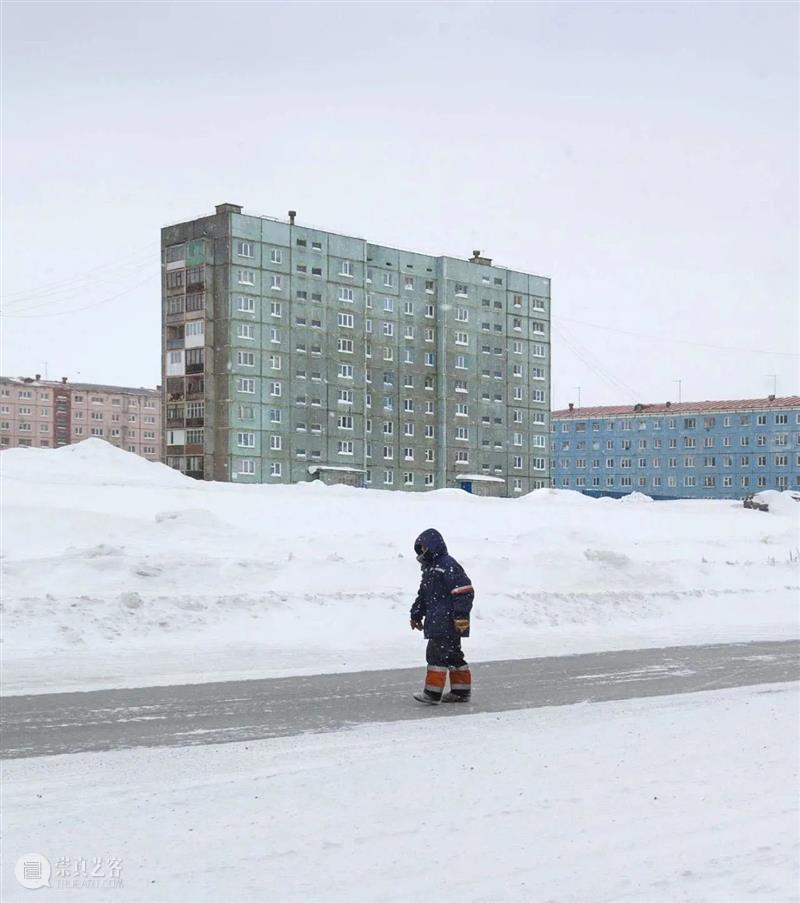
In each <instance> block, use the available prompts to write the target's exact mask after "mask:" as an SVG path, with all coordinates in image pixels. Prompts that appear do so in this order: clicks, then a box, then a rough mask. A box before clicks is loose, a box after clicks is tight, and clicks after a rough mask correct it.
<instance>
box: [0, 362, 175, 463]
mask: <svg viewBox="0 0 800 903" xmlns="http://www.w3.org/2000/svg"><path fill="white" fill-rule="evenodd" d="M92 436H95V437H97V438H99V439H104V440H105V441H106V442H110V443H111V444H112V445H116V446H117V447H118V448H122V449H124V450H125V451H129V452H133V453H134V454H137V455H141V456H142V457H144V458H149V459H150V460H152V461H159V460H161V449H162V442H161V437H162V430H161V391H160V389H143V388H138V389H134V388H128V387H126V386H105V385H96V384H94V383H70V382H69V381H68V380H67V379H66V377H64V378H63V379H61V380H60V381H55V380H46V379H45V380H43V379H41V377H40V376H39V375H38V374H37V375H36V377H33V378H32V377H20V378H11V377H5V376H0V449H5V448H20V447H26V446H27V447H31V448H59V447H60V446H63V445H70V444H71V443H73V442H81V441H82V440H84V439H88V438H90V437H92Z"/></svg>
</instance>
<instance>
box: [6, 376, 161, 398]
mask: <svg viewBox="0 0 800 903" xmlns="http://www.w3.org/2000/svg"><path fill="white" fill-rule="evenodd" d="M0 382H2V383H12V384H14V385H17V386H22V387H25V386H45V387H47V388H49V389H63V388H68V389H80V390H81V391H83V392H107V393H109V394H111V395H114V394H123V395H153V396H158V397H160V396H161V390H160V389H157V388H156V389H153V388H151V387H149V386H138V387H133V386H109V385H106V384H104V383H73V382H70V381H69V380H67V382H64V380H61V379H34V378H33V377H26V376H0Z"/></svg>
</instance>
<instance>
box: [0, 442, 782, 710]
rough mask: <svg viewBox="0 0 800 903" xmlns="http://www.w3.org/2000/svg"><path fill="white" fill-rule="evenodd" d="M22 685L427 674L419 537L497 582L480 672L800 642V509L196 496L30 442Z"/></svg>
mask: <svg viewBox="0 0 800 903" xmlns="http://www.w3.org/2000/svg"><path fill="white" fill-rule="evenodd" d="M0 469H1V470H2V477H3V503H4V516H3V550H4V556H3V561H2V564H3V581H4V616H3V678H4V680H3V692H4V693H18V692H42V691H53V690H57V689H59V688H64V689H78V688H94V687H102V686H105V687H111V686H137V685H146V684H153V683H171V682H184V681H185V682H195V681H205V680H218V679H227V678H231V679H233V678H243V677H266V676H279V675H287V674H292V673H321V672H325V671H329V672H334V671H340V670H356V669H357V670H362V669H367V668H381V667H398V666H404V665H413V664H416V663H417V662H419V661H421V660H422V648H421V644H420V642H419V638H418V637H416V636H412V635H411V633H410V631H409V630H408V625H407V612H408V608H409V606H410V603H411V601H412V600H413V596H414V592H415V589H416V585H417V581H418V575H419V572H418V566H417V563H416V562H415V561H414V557H413V552H412V550H411V543H412V542H413V538H414V537H415V536H416V535H417V533H418V532H419V531H420V530H421V529H423V528H424V527H427V526H429V525H436V526H437V527H439V528H440V529H441V530H442V532H443V533H444V535H445V537H446V539H447V540H448V543H449V544H450V547H451V549H452V550H453V552H454V554H456V556H457V557H458V558H459V560H461V561H462V562H463V563H464V565H465V567H466V568H467V571H468V573H469V574H470V577H471V578H472V581H473V583H474V584H475V585H476V586H477V588H478V595H477V600H476V609H475V623H474V629H473V638H472V639H471V640H469V647H468V654H469V655H471V656H472V657H473V659H476V660H477V659H483V660H486V659H492V658H513V657H526V656H537V655H548V654H549V655H553V654H564V653H569V652H572V651H576V652H577V651H590V650H599V649H604V648H606V649H614V648H616V649H619V648H638V647H644V646H667V645H679V644H682V643H709V642H728V641H735V640H746V639H782V638H788V637H792V636H797V635H798V613H797V598H798V586H799V585H800V582H799V581H798V565H797V556H798V551H797V550H798V546H800V540H798V526H799V525H800V505H798V504H797V503H795V502H794V501H792V500H791V499H790V498H789V495H788V494H780V493H770V496H771V497H770V503H771V508H772V510H771V511H770V512H769V513H762V512H757V511H748V510H745V509H743V507H742V505H741V503H738V502H708V501H683V502H662V503H657V504H652V503H649V504H648V503H647V502H648V500H647V499H646V497H643V496H639V495H637V494H634V495H632V496H629V497H626V498H625V499H623V500H621V501H614V500H610V499H599V500H595V499H590V498H588V497H586V496H582V495H580V494H579V493H575V492H569V491H560V490H538V491H536V492H533V493H531V494H530V495H528V496H525V497H522V498H520V499H509V500H506V499H481V498H477V497H475V496H470V495H467V494H466V493H463V492H461V491H460V490H449V489H448V490H439V491H436V492H433V493H429V494H421V493H418V494H411V493H403V492H380V491H365V490H356V489H350V488H347V487H330V488H326V487H324V486H322V485H321V484H316V483H315V484H304V485H297V486H237V485H232V484H219V483H198V482H196V481H194V480H190V479H188V478H186V477H183V476H182V475H180V474H178V473H176V472H174V471H172V470H170V469H169V468H167V467H165V466H164V465H161V464H153V463H151V462H148V461H145V460H144V459H142V458H138V457H136V456H134V455H130V454H128V453H127V452H123V451H120V450H118V449H115V448H113V447H112V446H110V445H108V444H107V443H104V442H102V440H87V441H86V442H83V443H80V444H78V445H74V446H67V447H65V448H62V449H58V450H53V451H50V450H39V449H12V450H8V451H5V452H3V453H2V455H0Z"/></svg>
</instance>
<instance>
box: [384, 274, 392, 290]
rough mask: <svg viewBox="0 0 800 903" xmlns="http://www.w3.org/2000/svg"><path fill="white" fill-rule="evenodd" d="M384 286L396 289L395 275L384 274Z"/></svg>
mask: <svg viewBox="0 0 800 903" xmlns="http://www.w3.org/2000/svg"><path fill="white" fill-rule="evenodd" d="M383 284H384V286H385V287H386V288H394V273H384V274H383Z"/></svg>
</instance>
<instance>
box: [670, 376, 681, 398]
mask: <svg viewBox="0 0 800 903" xmlns="http://www.w3.org/2000/svg"><path fill="white" fill-rule="evenodd" d="M672 381H673V382H674V383H677V384H678V404H680V403H681V380H679V379H673V380H672Z"/></svg>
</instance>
